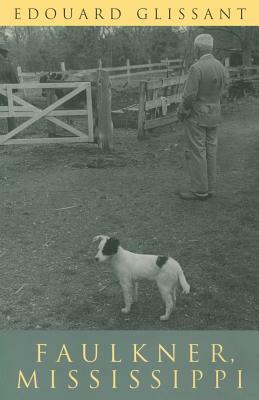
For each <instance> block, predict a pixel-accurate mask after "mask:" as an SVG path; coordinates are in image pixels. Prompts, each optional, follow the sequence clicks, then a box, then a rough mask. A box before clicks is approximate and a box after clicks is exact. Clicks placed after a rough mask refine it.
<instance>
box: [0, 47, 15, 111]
mask: <svg viewBox="0 0 259 400" xmlns="http://www.w3.org/2000/svg"><path fill="white" fill-rule="evenodd" d="M1 83H19V79H18V76H17V74H16V71H15V69H14V67H13V65H12V64H11V62H10V61H9V60H8V58H5V57H3V56H2V55H1V54H0V84H1ZM0 105H4V106H5V105H7V98H6V96H4V95H0Z"/></svg>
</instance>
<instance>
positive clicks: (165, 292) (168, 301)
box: [157, 281, 174, 321]
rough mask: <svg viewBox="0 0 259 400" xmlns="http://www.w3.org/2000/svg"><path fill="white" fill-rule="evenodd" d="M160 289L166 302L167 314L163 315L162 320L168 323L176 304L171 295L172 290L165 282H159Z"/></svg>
mask: <svg viewBox="0 0 259 400" xmlns="http://www.w3.org/2000/svg"><path fill="white" fill-rule="evenodd" d="M157 286H158V289H159V291H160V293H161V296H162V299H163V300H164V302H165V314H164V315H161V317H160V320H161V321H167V320H168V319H169V317H170V315H171V313H172V310H173V307H174V302H173V298H172V295H171V290H170V288H169V287H168V286H167V285H165V284H164V283H163V282H159V281H158V282H157Z"/></svg>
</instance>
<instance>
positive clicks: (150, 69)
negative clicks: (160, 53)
mask: <svg viewBox="0 0 259 400" xmlns="http://www.w3.org/2000/svg"><path fill="white" fill-rule="evenodd" d="M148 64H149V66H148V69H149V71H152V66H151V58H149V60H148Z"/></svg>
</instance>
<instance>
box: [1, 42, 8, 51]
mask: <svg viewBox="0 0 259 400" xmlns="http://www.w3.org/2000/svg"><path fill="white" fill-rule="evenodd" d="M0 50H4V51H8V48H7V45H6V43H5V42H4V41H3V40H0Z"/></svg>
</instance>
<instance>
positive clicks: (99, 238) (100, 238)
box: [93, 235, 109, 242]
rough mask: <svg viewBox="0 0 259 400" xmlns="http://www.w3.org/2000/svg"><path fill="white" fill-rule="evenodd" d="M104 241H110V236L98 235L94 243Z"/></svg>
mask: <svg viewBox="0 0 259 400" xmlns="http://www.w3.org/2000/svg"><path fill="white" fill-rule="evenodd" d="M102 239H109V236H106V235H97V236H95V237H94V238H93V242H97V240H102Z"/></svg>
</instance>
